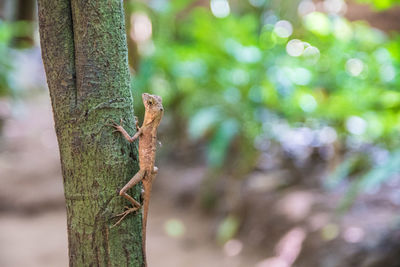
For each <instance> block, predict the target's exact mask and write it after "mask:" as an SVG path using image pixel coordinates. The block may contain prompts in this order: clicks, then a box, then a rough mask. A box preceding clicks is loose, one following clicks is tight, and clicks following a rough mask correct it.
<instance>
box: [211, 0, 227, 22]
mask: <svg viewBox="0 0 400 267" xmlns="http://www.w3.org/2000/svg"><path fill="white" fill-rule="evenodd" d="M210 7H211V12H212V13H213V15H214V16H216V17H217V18H225V17H227V16H228V15H229V13H230V12H231V8H230V6H229V3H228V1H227V0H211V2H210Z"/></svg>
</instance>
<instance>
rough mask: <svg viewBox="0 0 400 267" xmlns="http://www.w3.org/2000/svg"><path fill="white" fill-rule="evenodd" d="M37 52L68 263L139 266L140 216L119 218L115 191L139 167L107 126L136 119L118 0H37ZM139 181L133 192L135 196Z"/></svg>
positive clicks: (128, 124) (130, 147) (127, 147)
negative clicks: (60, 186) (55, 154)
mask: <svg viewBox="0 0 400 267" xmlns="http://www.w3.org/2000/svg"><path fill="white" fill-rule="evenodd" d="M38 6H39V8H38V11H39V26H40V37H41V46H42V56H43V61H44V65H45V69H46V75H47V82H48V86H49V91H50V97H51V100H52V106H53V112H54V121H55V128H56V132H57V138H58V143H59V148H60V155H61V166H62V173H63V178H64V191H65V199H66V204H67V218H68V222H67V223H68V242H69V258H70V266H143V255H142V247H141V243H142V237H141V227H142V225H141V215H140V214H138V215H131V216H128V217H127V218H126V219H125V220H124V221H123V222H122V223H121V225H119V226H117V227H114V228H110V226H111V225H112V224H113V223H115V219H113V218H112V216H113V215H115V214H116V213H119V212H121V211H122V210H123V207H124V205H126V204H127V203H126V201H124V200H123V199H122V198H121V197H118V196H117V188H121V187H122V186H123V185H124V184H125V183H126V182H127V181H128V180H129V179H130V178H131V177H132V176H133V175H134V174H135V172H136V171H137V170H138V162H137V149H136V147H135V145H130V144H128V143H127V142H126V141H125V140H124V139H123V138H122V137H121V135H118V134H115V133H114V134H113V133H112V131H113V129H112V128H111V127H110V126H107V124H108V123H110V121H111V120H115V121H119V119H120V118H123V119H124V120H125V121H126V125H125V129H127V130H128V131H129V132H130V133H131V134H133V132H134V129H133V128H132V126H133V125H135V124H134V117H133V109H132V96H131V91H130V76H129V71H128V60H127V53H128V52H127V45H126V36H125V25H124V15H123V7H122V2H121V1H120V0H108V1H106V0H86V1H83V0H80V1H78V0H39V1H38ZM139 192H140V188H138V187H135V188H134V189H133V190H132V192H130V194H132V195H133V196H135V197H136V198H137V197H138V196H139Z"/></svg>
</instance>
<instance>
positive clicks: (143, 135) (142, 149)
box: [111, 93, 164, 266]
mask: <svg viewBox="0 0 400 267" xmlns="http://www.w3.org/2000/svg"><path fill="white" fill-rule="evenodd" d="M142 100H143V104H144V107H145V114H144V119H143V124H142V127H139V125H138V121H137V118H135V119H136V129H137V132H136V133H135V134H134V135H133V136H132V137H131V136H130V135H129V134H128V133H127V131H126V130H125V129H124V128H123V126H122V123H123V120H122V119H121V122H120V124H117V123H115V122H114V121H113V122H112V124H111V126H112V127H114V128H115V132H120V133H121V134H122V135H123V137H124V138H125V139H126V140H127V141H128V142H130V143H132V142H134V141H135V140H136V139H138V138H139V167H140V169H139V171H138V172H137V173H136V174H135V175H134V176H133V177H132V179H131V180H130V181H129V182H128V183H127V184H126V185H125V186H124V187H123V188H122V189H121V190H119V192H118V194H119V195H120V196H122V197H124V198H126V199H127V200H128V201H129V202H130V203H131V204H132V207H131V208H127V207H126V210H125V211H124V212H122V213H120V214H118V215H116V217H121V218H120V219H119V220H118V221H117V222H116V223H115V224H114V225H113V226H117V225H118V224H119V223H120V222H121V221H122V220H123V219H124V218H125V217H126V216H127V215H128V214H130V213H132V212H135V211H137V210H139V209H140V208H141V207H142V205H140V203H139V202H138V201H136V200H135V199H134V198H133V197H131V196H130V195H128V194H127V191H128V190H129V189H130V188H132V187H133V186H135V185H136V184H138V183H139V182H142V184H143V191H142V198H143V215H142V250H143V258H144V266H147V263H146V225H147V214H148V210H149V201H150V196H151V189H152V185H153V180H154V178H155V176H156V174H157V173H158V168H157V167H156V166H154V162H155V157H156V145H157V127H158V125H159V124H160V121H161V118H162V116H163V114H164V108H163V105H162V99H161V97H160V96H157V95H150V94H147V93H144V94H142Z"/></svg>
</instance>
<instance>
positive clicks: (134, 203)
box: [113, 170, 146, 227]
mask: <svg viewBox="0 0 400 267" xmlns="http://www.w3.org/2000/svg"><path fill="white" fill-rule="evenodd" d="M145 173H146V172H145V171H143V170H139V171H138V172H137V173H136V174H135V176H133V177H132V179H131V180H130V181H129V182H128V183H127V184H126V185H125V186H124V187H123V188H122V189H121V190H120V191H119V195H120V196H123V197H124V198H126V199H127V200H128V201H129V202H131V203H132V208H128V209H127V210H126V211H124V212H122V213H120V214H118V215H117V216H116V217H119V216H122V217H121V218H120V219H119V220H118V221H117V222H116V223H115V224H114V225H113V227H114V226H117V225H118V224H119V223H120V222H121V221H122V220H123V219H124V218H125V217H126V216H127V215H128V214H129V213H132V212H135V211H137V210H138V209H140V207H141V205H140V203H139V202H137V201H136V200H135V199H134V198H133V197H131V196H130V195H128V194H127V193H126V192H127V191H128V190H129V189H130V188H132V187H133V186H135V185H136V184H138V183H139V182H140V181H141V180H142V179H143V177H144V175H145Z"/></svg>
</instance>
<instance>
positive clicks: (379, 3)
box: [357, 0, 400, 9]
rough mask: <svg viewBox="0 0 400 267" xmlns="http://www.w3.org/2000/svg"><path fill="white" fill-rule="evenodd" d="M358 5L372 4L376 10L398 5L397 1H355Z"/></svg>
mask: <svg viewBox="0 0 400 267" xmlns="http://www.w3.org/2000/svg"><path fill="white" fill-rule="evenodd" d="M357 1H358V2H360V3H368V4H372V5H373V6H374V7H376V8H377V9H387V8H390V7H393V6H394V5H398V4H400V1H399V0H357Z"/></svg>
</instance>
